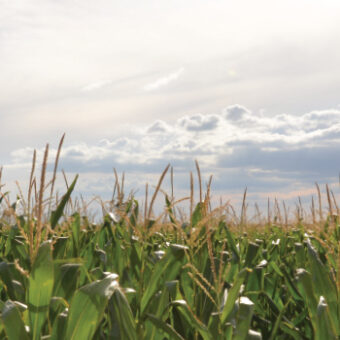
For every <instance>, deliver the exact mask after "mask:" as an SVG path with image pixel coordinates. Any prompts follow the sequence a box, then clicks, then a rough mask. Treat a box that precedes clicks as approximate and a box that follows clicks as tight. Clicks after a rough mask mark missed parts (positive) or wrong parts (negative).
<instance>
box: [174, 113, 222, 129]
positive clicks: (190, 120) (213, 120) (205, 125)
mask: <svg viewBox="0 0 340 340" xmlns="http://www.w3.org/2000/svg"><path fill="white" fill-rule="evenodd" d="M219 119H220V117H219V116H218V115H202V114H195V115H191V116H184V117H182V118H180V119H179V120H178V124H179V125H180V126H182V127H183V128H185V129H186V130H188V131H204V130H214V129H215V128H216V127H217V125H218V122H219Z"/></svg>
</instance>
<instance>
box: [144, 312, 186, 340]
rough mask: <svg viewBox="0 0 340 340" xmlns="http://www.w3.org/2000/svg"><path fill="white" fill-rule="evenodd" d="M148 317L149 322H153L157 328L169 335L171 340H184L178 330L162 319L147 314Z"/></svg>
mask: <svg viewBox="0 0 340 340" xmlns="http://www.w3.org/2000/svg"><path fill="white" fill-rule="evenodd" d="M146 315H147V317H148V320H149V321H151V322H152V323H153V324H154V325H155V327H157V328H158V329H161V330H162V331H163V332H165V333H166V334H168V335H169V336H170V338H171V339H174V340H184V338H183V337H182V336H181V335H180V334H179V333H177V332H176V330H175V329H174V328H173V327H172V326H171V325H169V324H168V323H166V322H164V321H163V320H162V319H160V318H158V317H156V316H155V315H152V314H148V313H147V314H146Z"/></svg>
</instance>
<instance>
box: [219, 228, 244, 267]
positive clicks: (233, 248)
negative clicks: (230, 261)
mask: <svg viewBox="0 0 340 340" xmlns="http://www.w3.org/2000/svg"><path fill="white" fill-rule="evenodd" d="M220 224H221V225H223V227H224V230H225V232H226V234H227V240H228V245H229V247H230V249H231V251H232V252H233V254H234V256H236V258H237V260H238V261H239V260H240V254H239V251H238V249H237V247H236V243H235V240H234V237H233V235H232V234H231V232H230V230H229V228H228V226H227V225H226V224H225V222H220Z"/></svg>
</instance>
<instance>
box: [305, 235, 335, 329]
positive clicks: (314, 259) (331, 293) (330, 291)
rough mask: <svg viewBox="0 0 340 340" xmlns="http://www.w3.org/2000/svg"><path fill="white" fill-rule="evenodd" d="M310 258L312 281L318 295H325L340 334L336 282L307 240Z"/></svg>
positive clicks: (333, 321)
mask: <svg viewBox="0 0 340 340" xmlns="http://www.w3.org/2000/svg"><path fill="white" fill-rule="evenodd" d="M307 250H308V259H309V262H310V264H311V274H312V282H313V286H314V290H315V293H316V295H317V296H318V297H320V296H324V298H325V299H326V301H327V305H328V308H329V311H330V316H331V319H332V323H333V325H334V326H335V328H336V331H337V334H338V335H340V324H339V314H338V313H339V312H338V296H337V288H336V284H335V282H334V281H333V280H332V279H331V276H330V272H329V271H328V270H327V267H326V266H325V265H324V264H323V263H322V262H321V260H320V258H319V256H318V254H317V252H316V250H315V249H314V248H313V246H312V244H311V242H310V240H308V241H307Z"/></svg>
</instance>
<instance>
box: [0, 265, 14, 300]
mask: <svg viewBox="0 0 340 340" xmlns="http://www.w3.org/2000/svg"><path fill="white" fill-rule="evenodd" d="M0 280H1V281H2V282H3V283H4V285H5V287H6V290H7V293H8V296H9V298H10V299H11V300H15V298H16V297H15V288H14V285H13V282H12V275H11V272H10V270H9V268H8V263H7V262H1V263H0Z"/></svg>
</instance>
